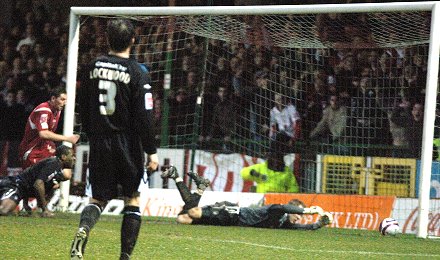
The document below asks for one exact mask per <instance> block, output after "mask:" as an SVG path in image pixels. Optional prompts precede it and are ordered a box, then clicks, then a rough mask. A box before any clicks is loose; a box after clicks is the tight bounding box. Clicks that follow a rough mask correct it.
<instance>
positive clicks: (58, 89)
mask: <svg viewBox="0 0 440 260" xmlns="http://www.w3.org/2000/svg"><path fill="white" fill-rule="evenodd" d="M62 94H67V91H66V88H65V87H56V88H54V89H52V90H51V91H50V95H49V97H50V98H52V97H56V98H57V97H59V96H61V95H62Z"/></svg>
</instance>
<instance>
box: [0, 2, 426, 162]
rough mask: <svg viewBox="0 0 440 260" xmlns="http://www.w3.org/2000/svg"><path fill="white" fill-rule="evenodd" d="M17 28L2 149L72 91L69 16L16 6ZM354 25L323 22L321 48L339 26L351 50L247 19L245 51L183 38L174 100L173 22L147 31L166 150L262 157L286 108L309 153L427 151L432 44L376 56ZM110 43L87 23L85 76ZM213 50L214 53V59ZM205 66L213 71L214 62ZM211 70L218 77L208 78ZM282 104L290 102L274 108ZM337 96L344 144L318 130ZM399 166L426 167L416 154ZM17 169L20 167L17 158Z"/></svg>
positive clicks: (142, 27)
mask: <svg viewBox="0 0 440 260" xmlns="http://www.w3.org/2000/svg"><path fill="white" fill-rule="evenodd" d="M12 17H13V18H14V19H13V20H12V21H11V23H10V25H9V26H6V25H0V97H1V98H0V108H1V115H0V117H1V120H2V123H1V124H2V127H1V146H0V148H3V147H4V146H5V144H6V143H8V145H9V146H10V143H9V141H12V142H11V143H13V142H15V141H16V140H19V139H21V135H22V132H23V129H24V125H25V123H26V122H25V120H26V118H27V115H28V114H29V113H30V112H31V111H32V109H33V107H35V106H36V105H37V104H39V103H41V102H43V101H45V100H47V95H48V93H49V91H50V90H51V89H53V88H55V87H58V86H62V85H64V84H65V80H66V63H67V48H68V23H67V21H68V19H67V18H68V17H65V16H63V15H61V12H60V11H57V10H51V11H50V12H48V10H47V7H45V6H44V5H41V6H38V7H34V8H33V7H32V6H26V5H23V6H19V5H17V6H16V8H15V9H14V10H13V15H12ZM349 18H350V17H345V18H344V17H341V16H332V15H327V16H323V17H317V19H316V25H317V26H322V27H323V28H326V30H322V31H321V32H325V34H322V35H318V37H321V40H322V42H332V43H335V42H334V41H337V39H336V38H334V36H335V34H338V33H339V34H340V33H341V31H339V32H334V31H331V30H330V28H332V30H344V28H340V27H338V26H334V25H332V24H333V23H335V22H334V20H335V19H339V20H340V21H343V22H345V24H346V25H347V24H349V26H348V25H347V26H348V27H347V28H348V29H347V28H345V29H346V32H347V33H346V35H348V36H349V37H352V38H353V39H352V42H349V43H348V44H347V42H344V45H335V46H342V47H341V48H338V47H335V48H328V49H323V48H307V49H304V48H297V49H291V48H281V47H276V46H272V45H271V44H270V41H268V39H267V31H265V29H264V25H263V23H262V21H261V20H260V19H259V18H258V17H253V18H247V19H248V20H247V22H249V24H250V25H251V26H250V27H249V28H251V29H250V31H249V32H248V37H247V38H246V39H247V40H246V41H245V42H241V43H240V42H225V41H221V40H216V39H211V40H209V42H206V41H205V40H204V39H202V38H200V37H198V36H194V35H192V36H189V35H188V34H185V33H183V32H175V33H174V34H173V40H174V44H175V46H174V48H175V49H176V50H177V51H176V52H175V53H174V54H173V57H172V73H171V75H172V78H171V90H170V91H169V92H168V91H164V90H163V84H164V74H165V68H166V47H167V46H166V41H167V37H168V34H167V33H166V30H167V29H166V26H167V23H168V21H167V20H165V21H163V22H162V23H155V22H154V21H152V20H154V19H151V20H150V19H149V20H146V21H144V22H139V23H138V28H137V30H138V34H139V35H143V36H141V37H139V38H138V39H137V43H138V45H137V46H136V48H135V50H134V52H135V54H136V59H138V61H139V62H141V63H145V64H147V65H148V66H149V69H150V71H151V77H152V80H153V82H155V86H154V88H155V89H154V91H155V93H154V95H155V100H156V101H155V110H154V113H155V114H154V117H155V120H156V133H157V135H156V136H157V139H158V142H161V143H162V144H164V143H165V144H168V145H176V146H180V145H182V146H185V145H189V144H193V143H194V139H193V136H194V134H197V135H198V139H195V141H197V142H198V145H200V147H201V148H204V149H213V150H217V151H222V152H242V153H248V154H252V155H259V156H262V155H263V154H265V153H266V152H268V150H269V149H270V148H271V147H274V146H273V144H272V143H271V142H272V141H273V140H275V138H274V137H275V136H276V134H277V133H279V132H281V131H282V129H284V127H285V126H280V125H279V124H273V123H272V120H271V109H273V108H274V107H276V106H277V103H278V106H279V107H278V108H277V111H278V112H279V113H278V112H277V113H278V114H280V115H281V112H282V110H283V109H284V107H290V109H289V111H293V110H294V111H295V112H294V113H295V115H294V116H295V117H296V118H295V119H294V120H290V119H289V117H291V116H293V115H289V113H288V112H285V119H286V120H287V121H289V120H290V122H291V123H292V124H295V125H290V126H287V128H286V129H290V131H295V133H291V132H290V133H289V134H287V136H288V137H291V138H293V139H294V140H295V141H298V143H301V142H302V141H303V142H304V143H308V141H312V142H313V141H318V140H319V141H320V142H323V143H327V144H329V145H332V142H333V140H335V139H338V140H344V143H346V144H347V146H352V147H355V149H354V150H353V149H352V150H350V151H349V153H350V154H355V152H353V151H355V150H356V147H358V146H359V145H366V146H368V147H372V146H373V147H374V145H394V146H402V147H408V144H411V145H416V146H412V149H413V150H414V149H416V148H414V147H418V146H420V143H419V140H415V139H417V138H419V136H417V135H416V136H414V134H413V133H414V131H413V130H412V129H422V128H421V127H420V120H419V119H420V118H422V119H423V116H421V117H420V114H422V115H423V103H422V101H423V100H424V87H425V83H426V59H427V45H416V46H412V47H405V48H403V47H399V48H397V47H396V48H373V47H371V46H370V47H369V48H364V49H358V48H355V47H356V46H358V47H359V46H360V45H359V44H361V43H365V44H367V45H368V44H369V45H371V41H372V37H371V35H369V34H368V33H369V32H368V30H367V29H365V28H364V27H362V28H361V29H359V28H358V30H356V27H355V25H356V24H355V23H353V22H351V23H349V21H348V20H344V19H349ZM364 20H365V16H364V15H362V16H361V17H356V19H355V20H354V21H358V22H357V23H358V24H360V26H365V23H361V22H359V21H364ZM351 21H353V20H351ZM252 28H253V29H252ZM104 32H105V20H104V19H101V18H90V17H89V18H83V20H82V24H81V31H80V53H79V61H78V72H79V73H81V72H82V68H83V67H84V65H85V64H87V63H88V62H89V61H90V60H92V59H93V58H94V57H96V56H98V55H100V54H104V53H106V52H107V50H106V48H105V46H106V44H105V35H104ZM356 44H358V45H356ZM365 44H364V45H365ZM206 47H207V48H208V49H209V52H208V54H207V56H206V57H205V56H204V53H205V52H204V49H205V48H206ZM351 47H353V48H351ZM205 58H206V60H207V61H208V63H207V64H204V63H203V61H204V60H205ZM204 69H205V71H207V72H208V73H206V74H203V73H202V70H204ZM276 94H277V95H276ZM199 95H201V96H202V97H203V102H202V107H201V109H200V111H201V112H202V113H201V115H202V117H201V118H198V116H197V113H198V108H197V105H196V104H197V98H198V96H199ZM280 95H281V96H282V97H283V98H282V101H275V99H276V98H278V99H279V98H280ZM332 96H333V97H337V98H338V99H339V101H338V102H339V103H340V105H341V106H342V107H344V108H345V109H344V111H346V117H347V120H345V121H344V122H346V129H344V131H341V130H340V129H339V131H338V133H340V134H341V135H343V136H342V138H341V137H337V136H336V137H335V136H333V135H334V131H333V130H332V129H331V128H329V129H328V131H324V130H325V129H319V131H318V130H314V129H315V128H316V127H317V125H318V123H319V124H321V122H320V121H321V119H323V113H324V116H328V114H329V113H328V112H325V111H328V110H329V109H328V108H327V107H328V106H330V104H331V103H332V101H331V100H330V99H329V98H330V97H332ZM329 100H330V102H329ZM405 102H406V103H405ZM165 104H166V105H168V106H169V111H168V123H167V124H165V125H168V129H167V132H168V135H167V136H166V138H168V140H166V141H165V142H164V140H160V138H161V133H162V131H163V129H162V127H163V125H164V124H162V123H161V121H162V120H163V117H164V107H165ZM11 107H14V108H13V109H11ZM291 107H293V110H292V108H291ZM286 111H287V110H286ZM411 111H412V112H411ZM344 113H345V112H344ZM278 117H279V115H278ZM398 117H404V118H405V121H404V120H400V119H396V118H398ZM276 120H278V122H280V120H279V119H276ZM276 120H275V121H273V122H276ZM12 121H13V123H11V124H9V122H12ZM293 121H295V122H293ZM5 122H6V123H5ZM6 125H7V126H8V127H5V126H6ZM60 126H62V124H60ZM318 127H322V125H321V126H318ZM60 128H62V127H60ZM298 129H300V130H298ZM79 130H80V129H79ZM59 131H62V129H59ZM411 131H412V132H411ZM318 132H319V134H320V135H318V134H317V133H318ZM311 133H312V134H311ZM410 133H412V134H410ZM317 138H322V139H317ZM402 139H406V140H403V141H402ZM282 141H283V142H286V140H285V139H283V140H282ZM12 146H13V147H14V146H15V145H12ZM292 146H294V145H292ZM12 149H13V148H12ZM2 150H3V149H2ZM397 150H399V149H397ZM12 151H13V150H12ZM388 155H390V156H391V155H394V156H404V157H408V156H417V155H414V154H411V153H406V152H403V153H398V152H396V153H393V154H388ZM11 160H12V162H13V163H12V166H11V167H13V166H14V164H15V161H16V160H17V158H15V159H14V158H11ZM3 166H4V165H3Z"/></svg>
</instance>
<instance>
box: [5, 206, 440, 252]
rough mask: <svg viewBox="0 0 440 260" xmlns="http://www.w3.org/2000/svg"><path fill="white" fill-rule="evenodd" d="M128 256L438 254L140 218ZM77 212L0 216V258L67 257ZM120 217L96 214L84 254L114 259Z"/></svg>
mask: <svg viewBox="0 0 440 260" xmlns="http://www.w3.org/2000/svg"><path fill="white" fill-rule="evenodd" d="M142 220H143V225H142V228H141V232H140V235H139V239H138V242H137V245H136V248H135V251H134V253H133V256H132V259H367V258H368V259H440V241H439V240H431V239H426V240H425V239H417V238H416V237H415V236H414V235H398V236H396V237H383V236H381V235H380V234H379V232H378V231H365V230H347V229H334V228H323V229H320V230H316V231H300V230H275V229H259V228H244V227H216V226H198V225H194V226H191V225H178V224H176V223H175V221H174V219H168V218H143V219H142ZM78 221H79V215H78V214H67V213H58V214H57V215H56V217H55V218H52V219H47V218H40V217H38V216H36V215H35V216H32V217H17V216H8V217H0V248H1V249H0V250H1V259H68V258H69V249H70V243H71V241H72V238H73V236H74V233H75V232H76V229H77V226H78ZM120 225H121V217H120V216H102V217H101V219H100V221H99V222H98V224H97V225H96V226H95V228H94V229H93V231H92V233H91V236H90V240H89V243H88V244H87V249H86V253H85V259H105V260H111V259H118V257H119V248H120V242H119V240H120V238H119V234H120Z"/></svg>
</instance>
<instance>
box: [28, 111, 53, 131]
mask: <svg viewBox="0 0 440 260" xmlns="http://www.w3.org/2000/svg"><path fill="white" fill-rule="evenodd" d="M50 120H51V113H50V111H49V109H47V110H46V109H40V110H39V111H35V112H34V113H33V115H32V118H31V121H32V122H33V123H34V125H35V128H36V129H37V130H38V131H43V130H49V123H48V122H49V121H50Z"/></svg>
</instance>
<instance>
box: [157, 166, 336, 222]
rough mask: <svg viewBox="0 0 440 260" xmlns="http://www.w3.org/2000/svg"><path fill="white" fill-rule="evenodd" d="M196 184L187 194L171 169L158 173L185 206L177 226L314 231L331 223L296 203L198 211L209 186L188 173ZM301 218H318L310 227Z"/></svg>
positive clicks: (222, 204)
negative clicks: (171, 183) (172, 184)
mask: <svg viewBox="0 0 440 260" xmlns="http://www.w3.org/2000/svg"><path fill="white" fill-rule="evenodd" d="M189 175H190V177H191V178H193V180H194V181H195V182H196V184H197V187H198V189H197V191H196V192H194V193H191V191H190V190H189V188H188V187H187V186H186V185H185V184H184V183H183V179H182V178H181V177H179V174H178V173H177V169H176V168H175V167H174V166H171V167H170V168H169V169H167V170H166V171H164V172H163V173H162V177H163V178H171V179H174V181H175V182H176V186H177V188H178V190H179V192H180V195H181V196H182V199H183V201H184V202H185V205H184V206H183V209H182V211H181V212H180V213H179V214H178V217H177V222H178V223H181V224H201V225H217V226H244V227H260V228H283V229H305V230H315V229H319V228H321V227H323V226H325V225H328V224H330V223H331V222H332V220H333V217H332V215H331V214H330V213H329V212H324V210H323V209H322V208H321V207H319V206H312V207H310V208H306V207H305V204H304V203H303V202H302V201H300V200H297V199H294V200H291V201H289V203H288V204H286V205H283V204H271V205H266V206H261V207H239V206H238V204H235V203H231V202H227V201H223V202H217V203H215V204H213V205H207V206H203V207H198V203H199V201H200V198H201V196H202V193H203V191H204V189H205V188H206V187H207V186H208V185H209V180H207V179H204V178H203V177H200V176H198V175H197V174H196V173H189ZM303 214H319V215H320V219H319V220H318V221H317V222H316V223H313V224H299V223H298V221H299V220H300V219H301V215H303Z"/></svg>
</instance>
